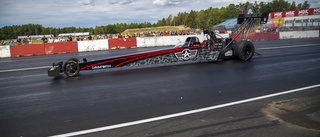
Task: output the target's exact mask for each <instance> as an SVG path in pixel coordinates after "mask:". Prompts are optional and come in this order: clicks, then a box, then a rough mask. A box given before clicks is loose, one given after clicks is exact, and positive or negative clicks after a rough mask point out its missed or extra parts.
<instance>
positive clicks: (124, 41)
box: [108, 38, 137, 49]
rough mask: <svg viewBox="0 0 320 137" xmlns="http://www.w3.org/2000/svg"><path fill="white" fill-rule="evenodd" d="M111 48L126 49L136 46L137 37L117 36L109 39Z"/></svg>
mask: <svg viewBox="0 0 320 137" xmlns="http://www.w3.org/2000/svg"><path fill="white" fill-rule="evenodd" d="M108 44H109V49H125V48H136V47H137V39H136V38H117V39H109V40H108Z"/></svg>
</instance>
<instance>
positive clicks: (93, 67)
mask: <svg viewBox="0 0 320 137" xmlns="http://www.w3.org/2000/svg"><path fill="white" fill-rule="evenodd" d="M105 68H111V65H101V66H92V69H105Z"/></svg>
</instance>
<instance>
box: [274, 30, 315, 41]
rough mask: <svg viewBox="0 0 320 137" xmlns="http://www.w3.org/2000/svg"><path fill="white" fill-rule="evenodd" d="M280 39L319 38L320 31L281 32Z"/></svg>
mask: <svg viewBox="0 0 320 137" xmlns="http://www.w3.org/2000/svg"><path fill="white" fill-rule="evenodd" d="M279 37H280V39H297V38H317V37H319V30H310V31H290V32H280V36H279Z"/></svg>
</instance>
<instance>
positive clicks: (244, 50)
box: [234, 41, 255, 61]
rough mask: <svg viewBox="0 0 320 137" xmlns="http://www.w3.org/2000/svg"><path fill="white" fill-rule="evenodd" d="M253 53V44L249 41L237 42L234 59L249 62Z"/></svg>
mask: <svg viewBox="0 0 320 137" xmlns="http://www.w3.org/2000/svg"><path fill="white" fill-rule="evenodd" d="M254 53H255V48H254V46H253V43H252V42H250V41H239V42H238V43H237V45H236V46H235V47H234V54H235V57H236V58H238V59H239V60H242V61H248V60H250V59H251V58H252V57H253V55H254Z"/></svg>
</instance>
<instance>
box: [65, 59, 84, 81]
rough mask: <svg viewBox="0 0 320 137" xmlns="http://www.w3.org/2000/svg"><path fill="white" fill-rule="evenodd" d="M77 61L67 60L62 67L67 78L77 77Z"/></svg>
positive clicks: (78, 68)
mask: <svg viewBox="0 0 320 137" xmlns="http://www.w3.org/2000/svg"><path fill="white" fill-rule="evenodd" d="M78 62H79V61H78V60H77V59H69V60H68V61H67V62H66V63H65V64H64V66H63V72H64V74H66V75H67V76H68V77H75V76H78V75H79V72H80V66H79V63H78Z"/></svg>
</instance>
